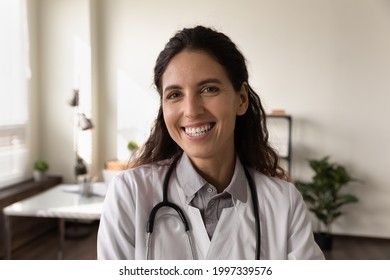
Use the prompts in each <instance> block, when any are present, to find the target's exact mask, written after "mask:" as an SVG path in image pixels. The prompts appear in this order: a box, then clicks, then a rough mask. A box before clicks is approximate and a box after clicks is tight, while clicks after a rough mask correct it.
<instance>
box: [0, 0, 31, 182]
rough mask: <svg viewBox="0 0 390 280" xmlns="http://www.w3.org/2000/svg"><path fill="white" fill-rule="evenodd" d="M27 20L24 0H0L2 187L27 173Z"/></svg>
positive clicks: (19, 179) (24, 176)
mask: <svg viewBox="0 0 390 280" xmlns="http://www.w3.org/2000/svg"><path fill="white" fill-rule="evenodd" d="M26 23H27V17H26V2H25V0H16V1H15V0H1V1H0V41H1V44H0V61H1V63H0V188H2V187H5V186H8V185H10V184H13V183H16V182H18V181H22V180H24V179H26V176H27V173H28V172H27V171H28V169H27V161H28V149H27V139H26V137H27V133H26V130H27V122H28V106H27V105H28V104H27V102H28V96H27V82H28V77H29V70H28V69H29V67H28V36H27V35H28V34H27V24H26Z"/></svg>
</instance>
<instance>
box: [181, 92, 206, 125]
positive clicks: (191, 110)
mask: <svg viewBox="0 0 390 280" xmlns="http://www.w3.org/2000/svg"><path fill="white" fill-rule="evenodd" d="M183 106H184V116H185V117H187V118H190V119H193V118H196V117H198V116H199V115H201V114H203V112H204V108H203V104H202V100H201V98H200V96H199V95H197V94H188V95H186V98H185V101H184V105H183Z"/></svg>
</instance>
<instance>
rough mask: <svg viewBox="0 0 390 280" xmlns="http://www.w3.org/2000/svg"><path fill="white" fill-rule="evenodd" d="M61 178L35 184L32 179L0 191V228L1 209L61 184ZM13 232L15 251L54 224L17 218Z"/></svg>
mask: <svg viewBox="0 0 390 280" xmlns="http://www.w3.org/2000/svg"><path fill="white" fill-rule="evenodd" d="M61 182H62V177H60V176H51V177H48V178H47V180H44V181H42V182H35V181H33V180H32V179H31V180H27V181H24V182H21V183H18V184H15V185H12V186H9V187H7V188H4V189H1V190H0V226H2V225H3V208H5V207H7V206H8V205H11V204H13V203H15V202H17V201H20V200H22V199H25V198H27V197H30V196H33V195H35V194H38V193H40V192H42V191H45V190H48V189H50V188H52V187H53V186H55V185H58V184H61ZM14 224H15V225H14V232H13V236H12V237H13V239H14V242H13V244H12V245H13V246H12V248H11V249H12V250H15V249H17V248H19V247H21V246H23V245H25V244H27V243H28V242H30V241H31V240H33V239H34V238H36V237H37V236H39V235H41V234H43V233H45V232H47V231H48V230H51V229H53V227H55V223H53V222H52V221H49V220H47V219H39V218H37V219H35V220H32V219H29V218H23V217H18V218H15V221H14ZM3 235H4V229H2V230H0V259H1V258H3V257H4V256H3V251H4V246H3V244H2V241H3V240H4V236H3Z"/></svg>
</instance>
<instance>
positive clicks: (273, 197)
mask: <svg viewBox="0 0 390 280" xmlns="http://www.w3.org/2000/svg"><path fill="white" fill-rule="evenodd" d="M179 164H180V162H179ZM168 168H169V165H167V164H163V163H161V164H149V165H144V166H140V167H137V168H134V169H131V170H127V171H124V172H123V173H121V174H120V175H118V176H117V177H116V178H115V179H114V181H113V182H112V183H111V185H110V186H109V189H108V192H107V195H106V198H105V202H104V207H103V212H102V216H101V221H100V226H99V231H98V259H145V258H146V240H147V239H146V237H147V233H146V224H147V221H148V218H149V214H150V211H151V210H152V208H153V206H154V205H156V204H157V203H159V202H161V201H162V196H163V193H162V189H163V188H162V185H163V181H164V177H165V175H166V173H167V170H168ZM250 173H251V175H252V177H253V180H254V183H255V185H256V188H257V193H258V200H259V210H260V227H261V230H260V232H261V251H260V258H261V259H323V258H324V255H323V253H322V252H321V250H320V249H319V247H318V246H317V244H316V243H315V241H314V238H313V232H312V227H311V222H310V218H309V214H308V210H307V208H306V205H305V203H304V202H303V199H302V196H301V194H300V193H299V192H298V191H297V189H296V188H295V186H294V185H292V184H291V183H288V182H286V181H283V180H280V179H276V178H271V177H268V176H265V175H263V174H261V173H260V172H257V171H255V170H253V169H250ZM246 184H247V185H246V186H245V187H246V188H249V186H248V183H246ZM247 195H248V199H247V200H246V202H245V203H243V202H241V201H239V200H237V201H236V202H235V205H234V207H231V208H225V209H223V212H222V214H221V217H220V219H219V221H218V224H217V227H216V229H215V232H214V235H213V237H212V239H211V240H210V239H209V236H208V234H207V231H206V228H205V226H204V223H203V220H202V217H201V214H200V211H199V209H197V208H194V207H192V206H191V205H189V202H188V201H186V198H185V194H184V192H183V190H182V189H181V187H180V185H179V183H178V180H177V174H176V173H175V172H173V174H172V176H171V179H170V184H169V188H168V199H169V201H170V202H173V203H175V204H177V205H178V206H179V207H180V208H181V209H182V210H183V212H184V213H185V215H186V217H187V219H188V221H189V224H190V225H189V226H190V234H191V239H192V246H190V244H189V243H188V241H187V237H186V234H185V231H184V226H183V225H182V223H181V221H180V220H179V219H178V216H177V214H176V212H175V211H173V210H171V209H169V208H162V209H161V210H159V211H158V214H157V215H156V220H155V225H154V231H153V235H152V236H153V237H152V246H151V256H152V258H153V259H192V254H193V255H194V256H195V258H196V259H226V260H227V259H254V258H255V249H256V237H255V218H254V214H253V205H252V198H251V197H250V192H249V191H248V192H247Z"/></svg>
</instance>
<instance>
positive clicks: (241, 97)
mask: <svg viewBox="0 0 390 280" xmlns="http://www.w3.org/2000/svg"><path fill="white" fill-rule="evenodd" d="M248 90H249V86H248V83H247V82H243V83H242V85H241V88H240V91H239V92H238V97H237V98H238V108H237V116H242V115H244V114H245V113H246V111H247V110H248V106H249V99H248Z"/></svg>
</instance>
